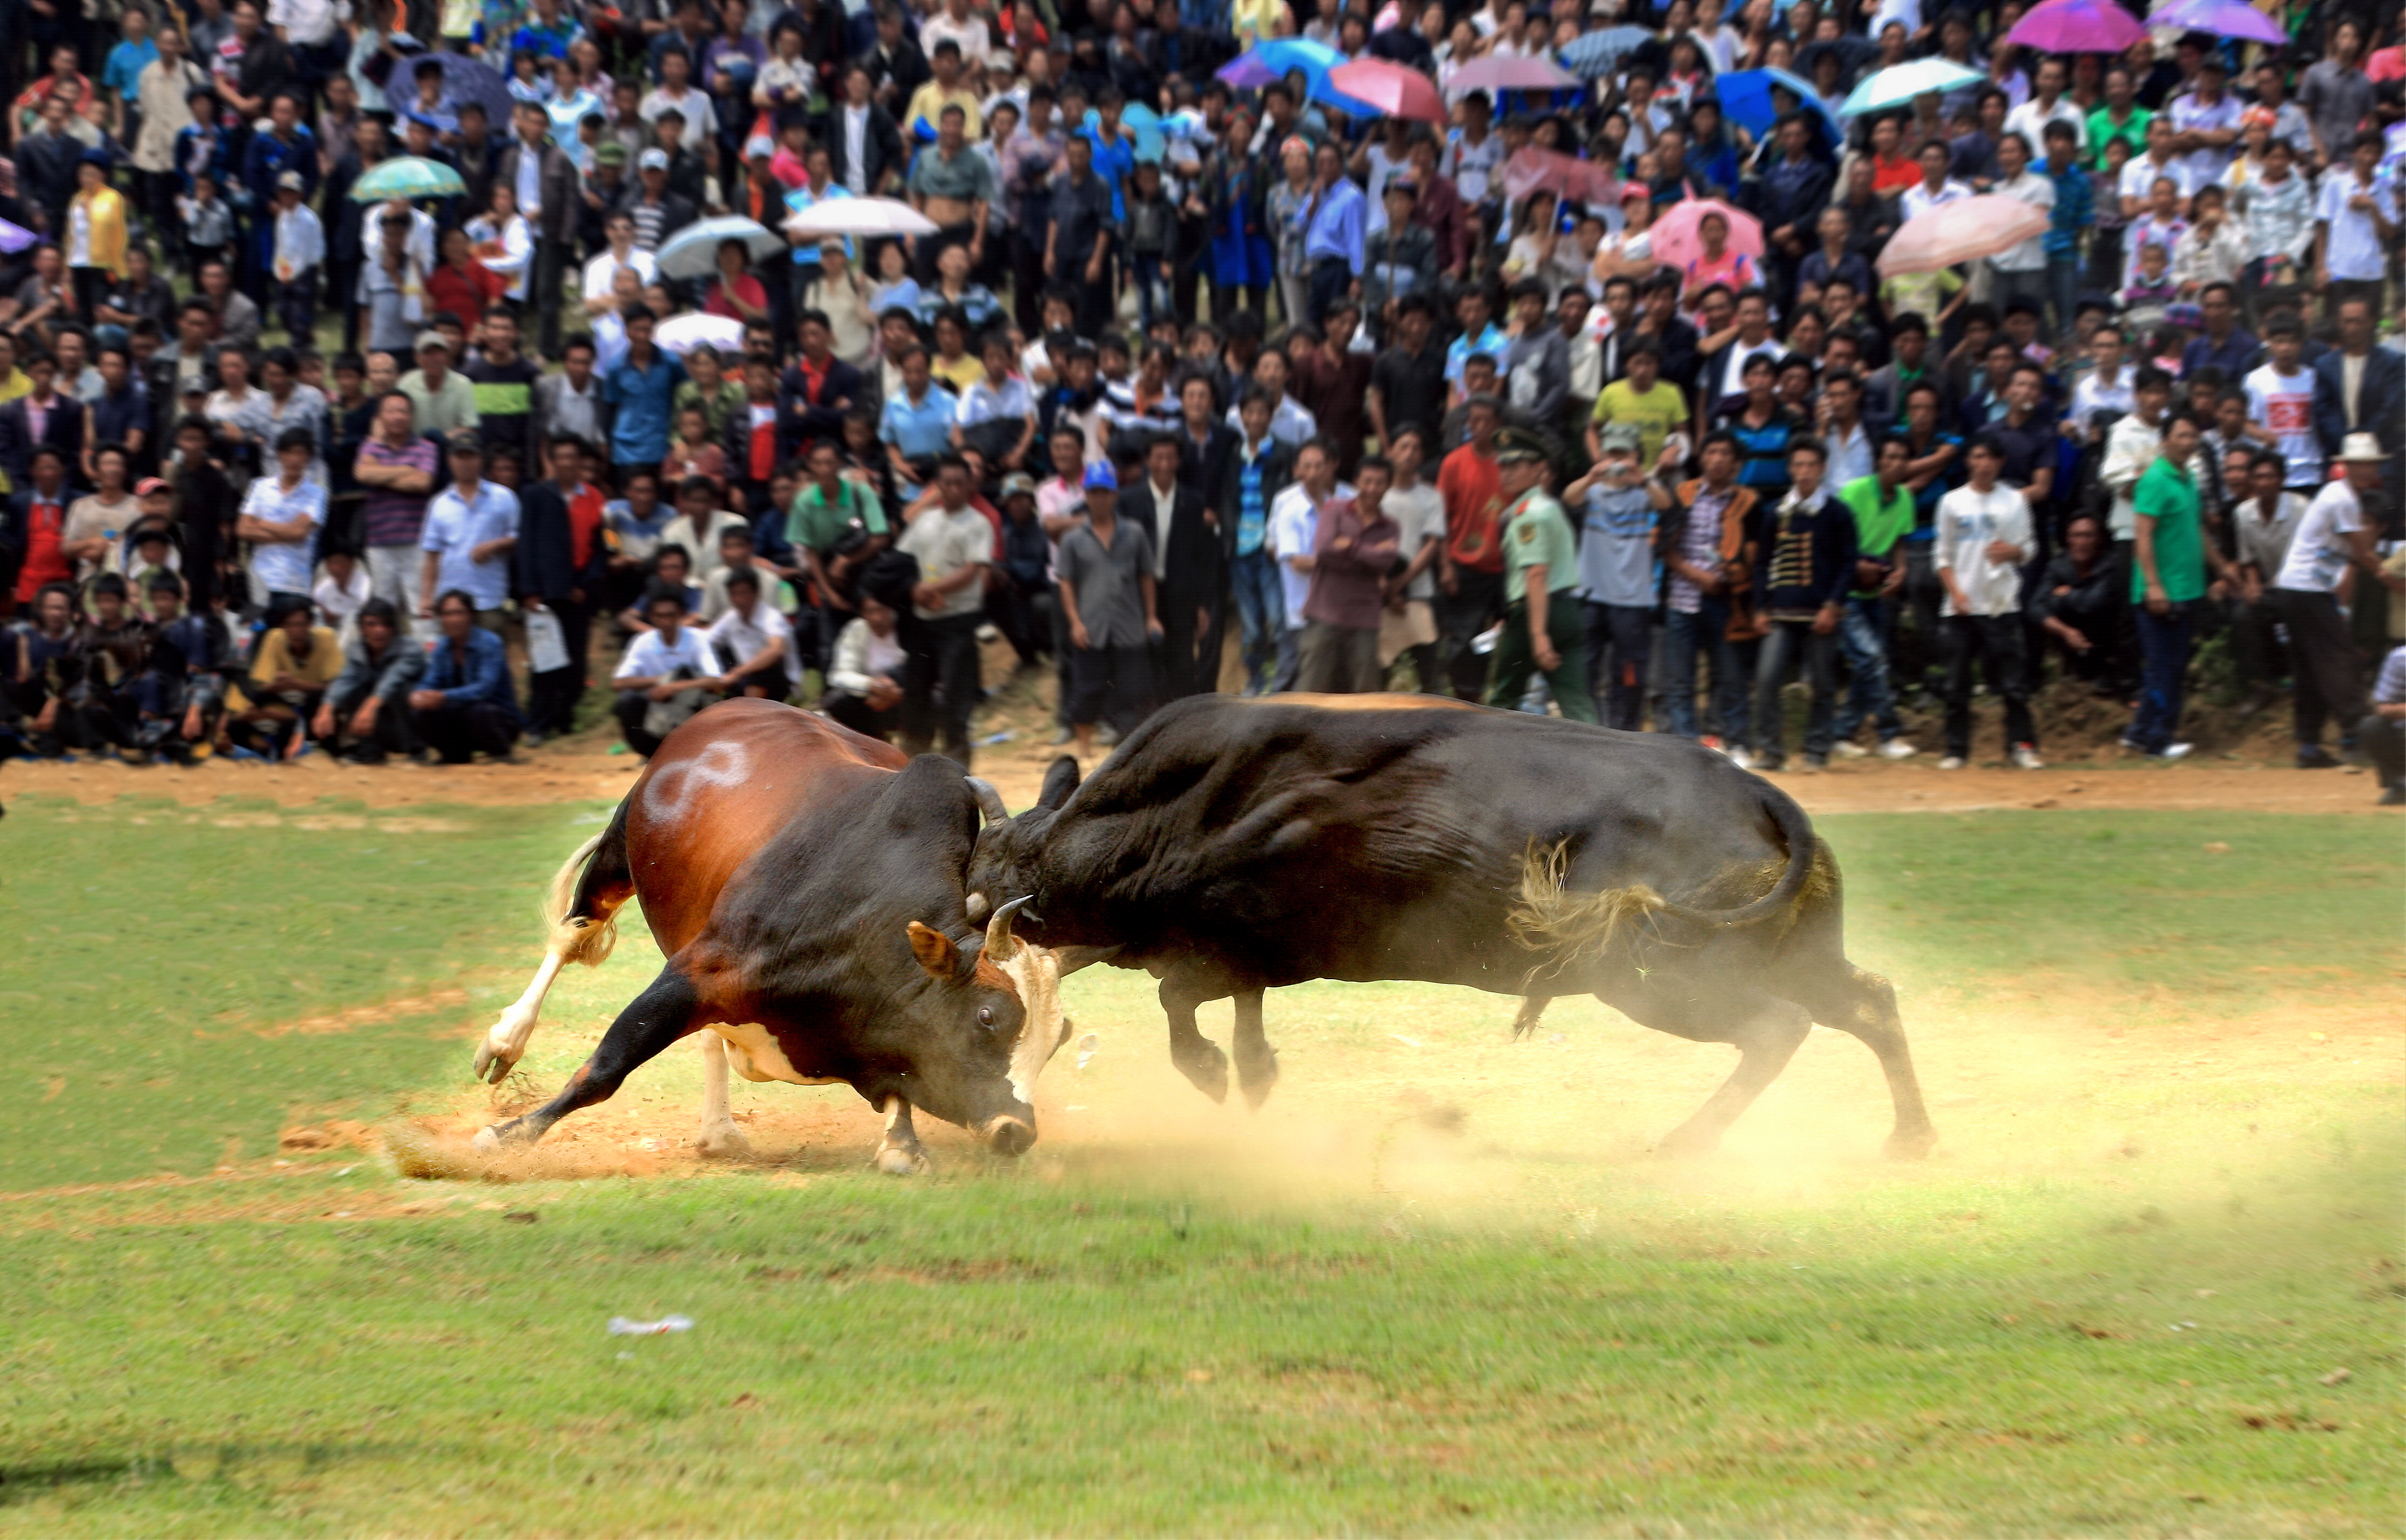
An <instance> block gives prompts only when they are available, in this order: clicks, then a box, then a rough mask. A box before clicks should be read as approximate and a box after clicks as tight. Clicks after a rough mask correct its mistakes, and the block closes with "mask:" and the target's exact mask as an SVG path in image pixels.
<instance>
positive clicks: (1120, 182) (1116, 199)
mask: <svg viewBox="0 0 2406 1540" xmlns="http://www.w3.org/2000/svg"><path fill="white" fill-rule="evenodd" d="M1078 133H1079V136H1080V137H1082V138H1083V139H1084V140H1085V141H1086V142H1087V143H1088V144H1090V145H1093V146H1094V147H1095V175H1096V176H1097V177H1101V178H1102V179H1103V180H1104V181H1105V182H1106V183H1108V184H1110V186H1111V218H1112V219H1115V220H1125V219H1126V218H1127V205H1126V203H1125V201H1124V200H1123V199H1122V198H1121V197H1120V189H1121V188H1122V187H1124V186H1125V185H1126V184H1127V179H1128V178H1129V177H1132V176H1134V175H1135V174H1136V135H1135V134H1130V133H1129V132H1128V130H1127V125H1126V124H1125V123H1123V124H1121V125H1120V136H1119V137H1118V138H1116V139H1114V140H1112V141H1111V143H1110V144H1108V145H1107V144H1105V143H1103V136H1102V130H1101V126H1100V124H1099V123H1097V125H1096V126H1095V127H1091V128H1083V129H1080V130H1079V131H1078Z"/></svg>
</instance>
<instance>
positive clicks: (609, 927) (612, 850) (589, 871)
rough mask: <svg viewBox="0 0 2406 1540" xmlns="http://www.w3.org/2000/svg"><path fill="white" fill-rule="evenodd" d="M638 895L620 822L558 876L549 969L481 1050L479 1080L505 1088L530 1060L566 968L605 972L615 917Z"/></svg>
mask: <svg viewBox="0 0 2406 1540" xmlns="http://www.w3.org/2000/svg"><path fill="white" fill-rule="evenodd" d="M588 859H589V860H590V861H591V863H592V865H591V866H589V867H588V866H587V861H588ZM634 892H635V884H634V880H633V879H632V878H631V877H630V876H629V875H628V873H627V871H626V839H625V835H624V832H623V829H622V827H620V825H619V824H617V823H616V822H614V823H613V824H612V825H611V827H610V829H609V830H608V831H607V832H606V833H604V834H602V835H601V836H599V837H597V838H596V839H594V840H592V841H587V843H586V844H584V845H582V846H579V847H578V849H577V850H576V852H575V854H574V855H571V856H569V858H568V862H567V864H566V865H565V866H562V867H561V868H560V869H559V871H558V872H557V873H556V874H555V875H554V876H553V878H552V885H551V895H550V897H549V898H548V899H547V900H546V902H545V912H544V920H545V925H548V926H549V927H550V931H551V935H550V940H548V941H547V942H546V943H545V948H544V954H543V966H542V967H540V968H536V969H535V971H534V978H533V980H532V981H531V982H529V983H528V984H527V986H526V993H525V994H523V995H520V996H518V997H517V999H516V1000H515V1001H513V1002H512V1003H511V1005H510V1007H509V1009H508V1010H504V1011H502V1018H501V1020H499V1021H497V1022H495V1023H494V1024H492V1027H491V1029H490V1030H488V1032H487V1033H486V1034H485V1040H484V1041H483V1042H481V1043H478V1044H477V1045H476V1078H477V1079H478V1080H480V1081H486V1082H488V1083H489V1084H493V1085H499V1084H501V1083H502V1081H503V1080H505V1079H507V1078H508V1076H509V1072H510V1071H511V1070H512V1069H514V1068H516V1067H517V1062H518V1060H519V1059H521V1058H523V1057H524V1056H525V1055H526V1050H527V1042H528V1040H529V1039H530V1038H532V1037H533V1036H534V1024H535V1020H536V1018H537V1017H539V1016H541V1015H542V1014H543V1002H544V997H545V996H547V995H549V994H550V993H551V986H552V983H553V982H554V981H556V980H557V979H558V978H559V970H560V969H561V968H565V967H567V966H568V965H569V964H570V963H583V964H584V965H586V966H587V968H599V967H600V966H601V965H602V959H604V958H606V957H607V956H609V955H610V949H611V947H612V946H613V945H615V944H616V940H617V930H616V918H615V917H616V914H617V912H618V910H619V908H620V906H622V905H624V904H625V903H626V901H627V900H628V899H629V898H630V897H634ZM579 900H581V903H580V902H579Z"/></svg>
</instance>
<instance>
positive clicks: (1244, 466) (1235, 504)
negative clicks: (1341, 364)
mask: <svg viewBox="0 0 2406 1540" xmlns="http://www.w3.org/2000/svg"><path fill="white" fill-rule="evenodd" d="M1270 408H1271V402H1270V398H1269V392H1268V391H1267V390H1264V389H1261V388H1260V387H1259V386H1252V387H1249V388H1248V389H1246V391H1245V394H1244V399H1243V400H1242V401H1240V402H1238V404H1237V417H1238V422H1239V423H1241V424H1242V425H1243V433H1244V437H1243V439H1242V440H1241V441H1240V442H1239V443H1238V445H1237V448H1236V451H1235V453H1233V454H1231V455H1230V456H1229V457H1228V467H1227V471H1226V473H1225V474H1224V478H1223V480H1222V482H1221V486H1220V488H1219V501H1218V507H1219V514H1220V538H1221V541H1222V543H1223V544H1222V547H1221V548H1222V550H1223V551H1224V553H1225V554H1226V557H1227V563H1228V580H1229V586H1230V587H1231V588H1232V589H1233V590H1234V594H1235V600H1236V608H1237V624H1238V629H1239V631H1240V633H1241V648H1240V652H1241V656H1242V657H1243V659H1244V666H1245V687H1244V690H1243V693H1244V694H1246V695H1259V694H1261V693H1262V692H1263V690H1264V689H1265V687H1266V685H1267V682H1266V680H1265V678H1264V671H1266V670H1271V666H1272V664H1273V662H1274V661H1275V660H1276V658H1277V657H1278V656H1279V649H1280V646H1281V643H1282V641H1283V639H1284V636H1285V632H1286V606H1285V601H1284V600H1283V598H1282V597H1281V588H1280V584H1279V578H1278V562H1277V558H1275V557H1273V556H1272V555H1271V554H1270V549H1269V521H1270V510H1271V508H1272V507H1274V506H1275V505H1276V504H1277V502H1278V499H1279V496H1280V494H1281V492H1283V491H1284V490H1285V489H1286V487H1287V484H1288V483H1289V482H1290V481H1291V480H1292V479H1293V475H1294V468H1295V452H1294V451H1293V450H1292V449H1289V448H1288V447H1287V446H1286V445H1283V444H1281V443H1280V442H1279V441H1278V440H1277V439H1275V438H1273V437H1271V436H1270ZM1272 676H1273V677H1275V671H1272Z"/></svg>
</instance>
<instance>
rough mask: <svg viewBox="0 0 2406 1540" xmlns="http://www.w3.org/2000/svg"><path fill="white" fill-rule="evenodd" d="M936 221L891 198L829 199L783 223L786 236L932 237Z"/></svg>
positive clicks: (815, 204)
mask: <svg viewBox="0 0 2406 1540" xmlns="http://www.w3.org/2000/svg"><path fill="white" fill-rule="evenodd" d="M936 229H937V225H936V221H935V220H933V219H929V218H927V216H926V215H925V214H922V213H920V212H919V211H918V210H917V209H915V208H913V207H912V206H911V205H909V204H906V203H899V202H897V201H896V200H894V199H892V198H828V199H823V200H822V201H820V202H818V203H814V204H813V205H811V206H810V207H808V208H806V209H804V210H802V211H801V212H800V214H797V215H795V216H794V217H793V218H792V219H787V220H786V221H785V230H786V233H788V234H794V235H807V236H824V235H932V234H934V233H936Z"/></svg>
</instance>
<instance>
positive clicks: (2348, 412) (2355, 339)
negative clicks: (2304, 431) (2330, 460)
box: [2250, 298, 2406, 509]
mask: <svg viewBox="0 0 2406 1540" xmlns="http://www.w3.org/2000/svg"><path fill="white" fill-rule="evenodd" d="M2375 314H2376V311H2375V309H2374V305H2373V302H2371V301H2370V300H2366V299H2362V298H2356V299H2349V300H2343V301H2342V302H2341V303H2340V304H2339V306H2338V315H2339V346H2337V347H2335V348H2333V349H2331V350H2330V351H2329V352H2328V353H2325V354H2324V355H2323V356H2322V357H2320V358H2318V359H2316V360H2314V434H2315V437H2317V438H2318V439H2319V440H2321V444H2322V448H2323V452H2324V453H2326V454H2337V453H2338V452H2339V446H2340V445H2342V443H2344V442H2345V441H2346V439H2347V437H2348V435H2349V434H2351V433H2371V435H2372V436H2373V438H2374V440H2375V441H2376V442H2377V443H2379V444H2380V445H2381V447H2382V449H2383V451H2384V452H2385V454H2387V455H2388V457H2389V464H2388V469H2387V471H2386V472H2385V473H2384V475H2383V476H2382V482H2383V489H2384V490H2385V492H2386V493H2387V495H2388V499H2389V506H2390V507H2391V508H2392V509H2395V508H2397V507H2398V505H2399V504H2398V499H2399V492H2400V490H2401V486H2400V484H2401V482H2406V358H2401V357H2400V356H2399V354H2398V353H2397V351H2396V350H2394V349H2392V348H2387V347H2379V346H2374V337H2373V330H2372V322H2373V317H2374V315H2375ZM2250 415H2251V416H2252V415H2253V414H2252V413H2251V414H2250Z"/></svg>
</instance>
